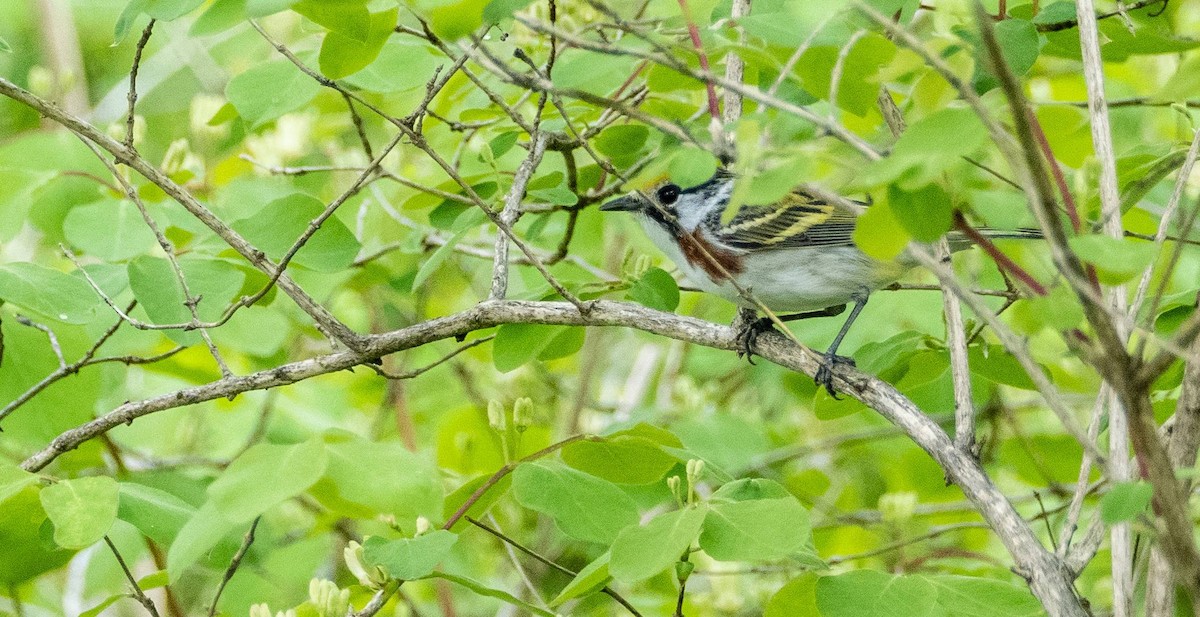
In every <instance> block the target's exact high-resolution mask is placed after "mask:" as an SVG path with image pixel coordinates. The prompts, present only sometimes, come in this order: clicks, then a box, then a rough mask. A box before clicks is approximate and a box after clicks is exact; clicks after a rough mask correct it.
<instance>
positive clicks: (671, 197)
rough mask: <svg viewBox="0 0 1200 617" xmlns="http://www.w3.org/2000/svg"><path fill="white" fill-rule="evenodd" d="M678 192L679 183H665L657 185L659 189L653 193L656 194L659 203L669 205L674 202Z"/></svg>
mask: <svg viewBox="0 0 1200 617" xmlns="http://www.w3.org/2000/svg"><path fill="white" fill-rule="evenodd" d="M679 193H680V189H679V185H677V184H666V185H663V186H662V187H659V189H658V191H657V192H656V193H655V195H657V196H658V201H659V203H661V204H663V205H665V206H669V205H671V204H673V203H675V200H677V199H679Z"/></svg>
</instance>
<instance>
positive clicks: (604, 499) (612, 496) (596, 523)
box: [512, 461, 638, 544]
mask: <svg viewBox="0 0 1200 617" xmlns="http://www.w3.org/2000/svg"><path fill="white" fill-rule="evenodd" d="M512 492H513V497H515V498H516V500H517V502H518V503H520V504H521V505H522V506H525V507H526V508H529V509H531V510H536V511H538V512H541V513H543V514H546V515H548V516H550V517H551V518H553V519H554V522H555V524H557V525H558V528H559V529H561V530H562V532H563V533H565V534H567V535H568V536H571V537H572V538H575V539H577V540H582V541H584V542H597V543H600V544H608V543H610V542H612V541H613V539H615V538H616V537H617V533H618V532H620V531H621V530H622V529H624V528H625V527H627V526H629V525H634V524H636V523H637V520H638V508H637V504H635V503H634V501H633V499H632V498H630V497H629V496H628V495H626V494H625V492H624V491H622V490H621V489H620V488H617V486H616V485H615V484H613V483H611V482H608V481H606V480H601V479H600V478H597V477H595V476H592V475H589V474H586V473H583V472H581V471H577V470H575V469H571V468H570V467H567V466H565V465H563V464H561V463H556V462H550V461H537V462H533V463H524V464H522V465H520V466H518V467H517V469H516V471H514V472H513V487H512Z"/></svg>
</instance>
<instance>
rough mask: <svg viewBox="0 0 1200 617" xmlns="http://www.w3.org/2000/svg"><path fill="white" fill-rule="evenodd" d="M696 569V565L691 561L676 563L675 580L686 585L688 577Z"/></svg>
mask: <svg viewBox="0 0 1200 617" xmlns="http://www.w3.org/2000/svg"><path fill="white" fill-rule="evenodd" d="M695 569H696V564H694V563H692V562H690V561H677V562H675V579H676V580H678V581H679V582H680V583H686V582H687V580H688V577H690V576H691V575H692V570H695Z"/></svg>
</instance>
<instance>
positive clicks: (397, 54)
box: [345, 36, 438, 93]
mask: <svg viewBox="0 0 1200 617" xmlns="http://www.w3.org/2000/svg"><path fill="white" fill-rule="evenodd" d="M437 65H438V58H437V57H436V56H434V55H433V54H432V53H430V51H429V48H428V47H427V46H426V45H424V44H422V43H420V42H417V41H413V40H410V39H408V38H405V37H397V36H393V37H390V38H388V39H387V42H386V43H384V45H383V49H381V50H380V51H379V54H378V56H377V57H376V58H375V61H374V62H371V63H370V64H368V65H367V66H366V68H363V69H362V70H360V71H358V72H357V73H354V74H353V75H350V76H349V77H347V78H346V79H345V83H347V84H349V85H351V86H354V87H356V88H362V89H364V90H370V91H371V92H381V93H394V92H404V91H406V90H412V89H414V88H418V87H420V86H424V85H425V84H426V83H427V82H428V81H429V78H430V77H432V76H433V71H434V68H436V67H437Z"/></svg>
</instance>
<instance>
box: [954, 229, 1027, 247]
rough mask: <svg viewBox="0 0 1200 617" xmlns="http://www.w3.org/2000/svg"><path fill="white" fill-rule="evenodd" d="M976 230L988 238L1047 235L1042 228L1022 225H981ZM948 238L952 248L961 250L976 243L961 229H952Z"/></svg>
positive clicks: (1017, 238)
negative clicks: (1009, 227) (1001, 226)
mask: <svg viewBox="0 0 1200 617" xmlns="http://www.w3.org/2000/svg"><path fill="white" fill-rule="evenodd" d="M975 231H977V232H979V235H981V236H983V237H984V238H987V239H988V240H1041V239H1042V238H1044V237H1045V236H1043V235H1042V230H1040V229H1030V228H1027V227H1022V228H1020V229H994V228H991V227H979V228H976V229H975ZM946 239H947V240H949V242H950V250H952V251H961V250H963V249H967V248H970V247H972V246H974V245H975V243H974V242H973V241H971V239H970V238H969V237H967V235H966V234H964V233H962V232H961V231H951V232H950V233H948V234H946Z"/></svg>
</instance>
